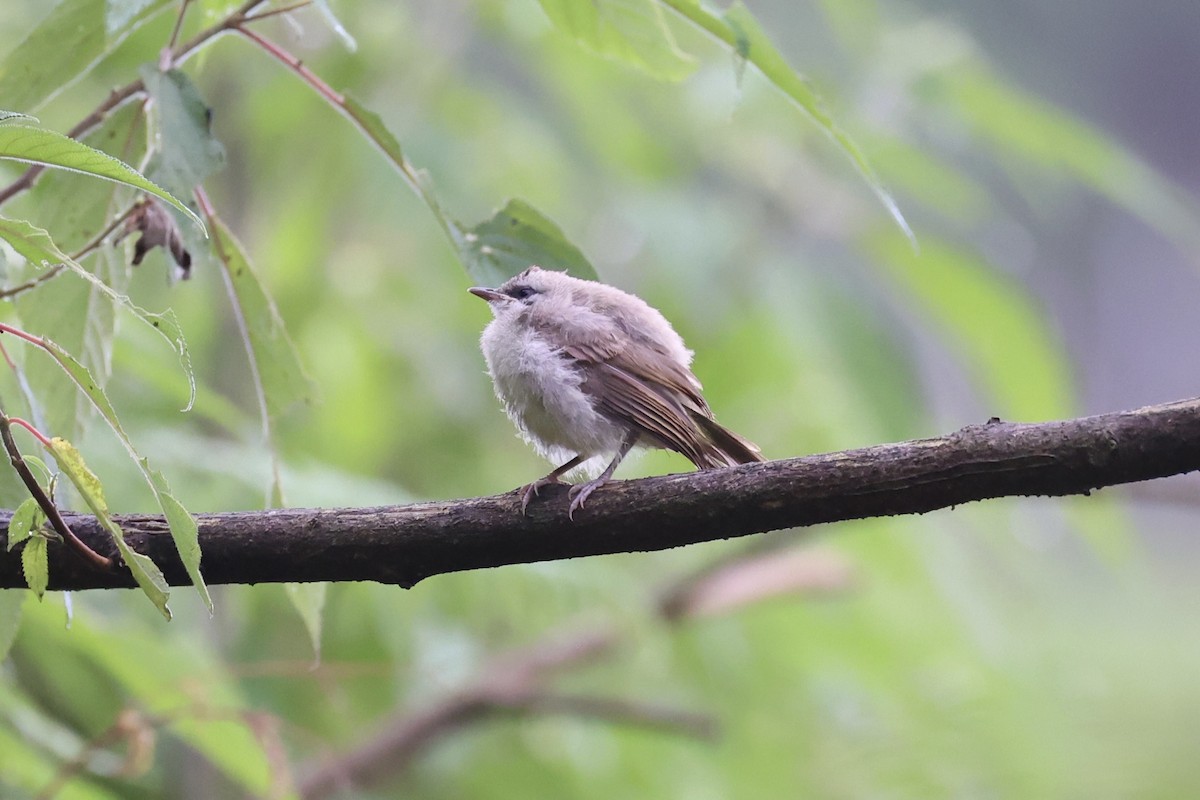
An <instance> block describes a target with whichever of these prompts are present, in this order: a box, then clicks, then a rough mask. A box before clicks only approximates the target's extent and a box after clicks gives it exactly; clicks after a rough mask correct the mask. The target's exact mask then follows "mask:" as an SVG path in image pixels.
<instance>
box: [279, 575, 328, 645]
mask: <svg viewBox="0 0 1200 800" xmlns="http://www.w3.org/2000/svg"><path fill="white" fill-rule="evenodd" d="M283 588H284V591H285V592H286V593H287V598H288V600H289V601H290V602H291V604H292V607H293V608H294V609H296V613H297V614H299V615H300V621H301V622H303V623H304V629H305V630H306V631H308V640H309V642H310V643H311V644H312V649H313V658H314V659H315V660H316V661H320V660H321V623H322V617H323V615H324V611H325V595H326V593H327V590H328V588H329V584H327V583H287V584H284V587H283Z"/></svg>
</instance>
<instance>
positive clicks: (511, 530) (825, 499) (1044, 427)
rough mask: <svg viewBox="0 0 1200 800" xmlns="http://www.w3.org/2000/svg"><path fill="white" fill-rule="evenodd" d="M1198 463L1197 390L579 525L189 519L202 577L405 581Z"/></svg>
mask: <svg viewBox="0 0 1200 800" xmlns="http://www.w3.org/2000/svg"><path fill="white" fill-rule="evenodd" d="M0 329H2V328H0ZM1198 469H1200V398H1196V399H1192V400H1185V401H1180V402H1176V403H1168V404H1165V405H1160V406H1149V407H1147V408H1141V409H1137V410H1136V411H1125V412H1120V413H1115V414H1103V415H1100V416H1095V417H1083V418H1080V419H1071V420H1063V421H1060V422H1046V423H1038V424H1016V423H1003V422H999V421H996V422H993V423H989V424H984V425H972V426H969V427H967V428H964V429H962V430H960V431H958V432H956V433H951V434H948V435H946V436H942V437H938V438H934V439H922V440H917V441H910V442H901V443H898V444H885V445H877V446H875V447H867V448H863V449H861V450H848V451H844V452H840V453H828V454H824V455H816V456H808V457H805V458H791V459H785V460H782V461H770V462H766V463H762V464H746V465H743V466H738V467H730V468H727V469H720V470H707V471H703V472H690V473H684V474H680V475H665V476H662V477H657V478H643V479H641V480H632V481H616V482H614V483H612V484H609V485H607V486H605V487H604V488H602V489H601V490H600V491H598V492H596V494H595V496H594V497H593V498H592V499H591V500H589V501H588V508H587V509H586V511H585V513H581V514H576V515H575V520H574V521H573V522H572V521H570V520H569V519H568V518H567V503H566V487H553V486H552V487H549V488H548V489H547V490H545V491H544V493H543V496H542V497H539V498H538V500H537V502H535V503H533V504H531V505H530V506H529V514H528V515H527V516H524V515H522V514H521V511H520V504H521V501H520V496H519V495H520V492H517V491H510V492H508V493H506V494H502V495H497V496H494V497H477V498H473V499H469V500H455V501H448V502H434V503H420V504H416V505H409V506H385V507H379V508H344V509H303V508H293V509H274V510H271V511H257V512H231V513H213V514H199V515H197V521H198V523H199V526H200V546H201V547H202V548H203V550H204V576H205V579H206V580H207V582H208V583H209V584H210V585H214V584H222V583H263V582H276V581H301V582H302V581H351V580H359V581H361V580H371V581H379V582H381V583H394V584H399V585H402V586H414V585H416V584H417V583H418V582H419V581H421V580H424V579H425V578H428V577H430V576H432V575H439V574H442V573H446V572H456V571H461V570H469V569H485V568H488V567H497V566H501V565H503V564H520V563H532V562H537V561H550V560H555V559H564V558H579V557H583V556H594V555H602V554H607V553H627V552H629V553H632V552H641V551H646V550H664V549H667V548H670V547H679V546H681V545H686V544H693V543H696V542H707V541H713V540H716V539H728V538H731V537H736V536H748V535H750V534H754V533H761V532H763V531H769V530H782V529H784V528H795V527H804V526H808V525H817V524H821V523H827V522H835V521H839V520H849V519H863V518H866V517H879V516H892V515H897V514H918V513H924V512H927V511H933V510H935V509H941V508H950V507H952V506H956V505H961V504H963V503H968V502H971V501H973V500H984V499H989V498H996V497H1015V496H1037V495H1045V496H1062V495H1072V494H1089V493H1090V492H1091V491H1092V490H1094V489H1097V488H1100V487H1103V486H1113V485H1117V484H1122V483H1132V482H1135V481H1146V480H1151V479H1153V478H1161V477H1165V476H1167V475H1175V474H1181V473H1186V472H1191V471H1194V470H1198ZM514 482H515V479H514ZM69 519H71V525H72V527H73V528H74V530H75V531H76V533H77V534H78V535H79V536H80V538H82V539H83V540H84V541H86V542H89V543H91V542H95V543H97V544H96V545H95V546H99V547H103V546H105V545H104V542H105V541H106V540H107V534H106V533H105V532H104V531H103V529H102V528H101V527H100V526H99V525H98V524H96V522H95V520H94V519H93V518H91V517H88V516H83V515H79V516H71V517H69ZM116 519H117V522H118V523H119V524H120V525H121V527H122V529H124V530H125V531H126V540H127V541H128V542H129V543H130V546H132V547H134V548H135V549H136V550H137V551H138V552H140V553H144V554H145V555H146V556H148V557H149V558H151V559H153V560H154V562H155V563H156V564H158V565H159V566H160V567H161V569H162V571H163V574H164V576H165V577H166V579H167V581H168V582H169V583H171V584H173V585H186V584H187V583H188V576H187V572H186V571H185V570H184V569H183V566H182V564H181V563H180V561H179V556H178V554H177V552H176V551H175V547H174V543H173V542H172V540H171V537H170V536H169V535H166V531H167V526H166V523H165V521H164V520H163V518H162V517H161V516H149V515H121V516H118V517H117V518H116ZM0 524H3V515H2V514H0ZM50 558H51V562H52V563H51V570H50V572H51V584H50V588H51V589H88V588H115V587H131V586H132V585H133V581H132V577H131V576H129V575H127V574H124V573H123V572H115V573H111V574H103V573H97V572H89V571H85V570H79V569H72V565H71V564H70V562H69V561H66V560H64V561H62V562H61V563H60V562H57V561H55V555H54V551H53V549H52V550H51V554H50ZM23 585H24V584H23V581H22V577H21V568H20V560H19V559H13V558H12V557H11V556H7V555H6V554H4V553H0V588H3V587H13V586H23Z"/></svg>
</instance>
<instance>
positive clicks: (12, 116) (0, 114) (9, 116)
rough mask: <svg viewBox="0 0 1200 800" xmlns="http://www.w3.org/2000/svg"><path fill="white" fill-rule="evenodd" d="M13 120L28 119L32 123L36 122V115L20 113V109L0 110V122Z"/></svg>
mask: <svg viewBox="0 0 1200 800" xmlns="http://www.w3.org/2000/svg"><path fill="white" fill-rule="evenodd" d="M13 120H28V121H29V122H31V123H33V124H34V125H37V124H38V119H37V117H31V116H30V115H28V114H22V113H21V112H20V111H0V124H3V123H5V122H12V121H13Z"/></svg>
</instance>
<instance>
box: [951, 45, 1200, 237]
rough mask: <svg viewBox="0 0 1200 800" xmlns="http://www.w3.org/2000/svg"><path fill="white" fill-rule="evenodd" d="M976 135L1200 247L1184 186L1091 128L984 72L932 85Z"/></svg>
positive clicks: (960, 73) (963, 72)
mask: <svg viewBox="0 0 1200 800" xmlns="http://www.w3.org/2000/svg"><path fill="white" fill-rule="evenodd" d="M929 86H931V87H932V89H931V91H935V92H940V93H942V94H943V95H944V96H945V98H946V99H948V100H949V101H951V103H952V104H954V105H956V106H957V108H958V110H959V113H960V114H961V115H962V117H963V118H964V119H965V120H967V122H968V123H969V124H973V125H974V126H975V132H976V133H977V134H978V135H980V136H981V137H982V138H983V139H984V140H985V141H990V142H991V143H992V145H993V146H994V147H996V148H997V149H998V150H1000V151H1002V152H1004V153H1007V154H1011V155H1015V156H1018V157H1019V158H1022V159H1024V160H1026V161H1028V162H1029V163H1031V164H1033V165H1034V166H1035V167H1036V168H1037V169H1039V170H1054V171H1057V172H1061V173H1066V174H1068V175H1070V176H1072V177H1073V178H1074V179H1075V180H1078V181H1079V182H1080V183H1082V184H1083V185H1085V186H1088V187H1090V188H1091V189H1092V190H1094V191H1096V192H1098V193H1099V194H1101V195H1103V196H1104V197H1107V198H1108V199H1109V200H1111V201H1112V202H1113V203H1116V204H1117V205H1119V206H1121V207H1122V208H1124V209H1126V210H1127V211H1128V212H1129V213H1131V214H1133V215H1134V216H1136V217H1138V218H1139V219H1141V220H1142V221H1143V222H1145V223H1146V224H1147V225H1149V226H1151V227H1153V228H1156V229H1157V230H1159V231H1160V232H1162V233H1163V234H1164V235H1165V236H1167V237H1169V238H1171V239H1172V240H1174V241H1175V242H1176V244H1177V246H1179V247H1180V249H1182V250H1183V251H1184V252H1190V253H1195V252H1197V251H1200V228H1198V227H1197V225H1196V220H1197V219H1200V204H1198V203H1197V202H1196V199H1195V197H1194V196H1193V195H1192V194H1190V193H1189V192H1188V191H1187V190H1186V189H1185V188H1184V187H1182V186H1181V185H1179V184H1177V183H1175V182H1173V181H1172V180H1170V179H1169V178H1167V177H1165V176H1163V175H1162V174H1160V173H1159V172H1157V171H1156V170H1155V169H1154V168H1153V167H1151V166H1150V165H1149V164H1147V163H1146V162H1145V161H1143V160H1141V159H1140V158H1138V157H1137V156H1135V155H1133V154H1132V153H1130V152H1129V151H1128V150H1127V149H1125V148H1124V147H1122V146H1121V145H1120V144H1118V143H1116V142H1114V141H1112V140H1111V139H1109V138H1108V137H1106V136H1105V135H1104V134H1102V133H1100V132H1099V131H1097V130H1096V129H1095V128H1092V127H1091V126H1089V125H1087V124H1085V123H1083V122H1080V121H1079V120H1077V119H1075V118H1073V117H1071V116H1070V115H1068V114H1066V113H1064V112H1062V111H1060V110H1059V109H1057V108H1054V107H1053V106H1050V105H1049V104H1047V103H1044V102H1042V101H1040V100H1037V99H1034V98H1032V97H1029V96H1028V95H1026V94H1023V93H1021V92H1019V91H1017V90H1015V89H1013V88H1011V87H1009V86H1006V85H1004V83H1002V82H1001V81H1000V80H999V79H997V78H995V77H994V76H992V75H990V74H988V73H987V72H985V71H983V70H981V69H975V70H970V69H962V68H960V69H955V70H954V71H953V72H949V73H948V74H946V75H945V76H943V77H942V79H941V80H940V81H935V82H931V83H930V84H929Z"/></svg>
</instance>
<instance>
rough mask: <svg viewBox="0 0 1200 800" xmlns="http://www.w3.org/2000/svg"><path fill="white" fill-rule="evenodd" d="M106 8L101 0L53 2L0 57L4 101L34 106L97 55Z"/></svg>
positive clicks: (102, 46)
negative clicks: (47, 12) (45, 12)
mask: <svg viewBox="0 0 1200 800" xmlns="http://www.w3.org/2000/svg"><path fill="white" fill-rule="evenodd" d="M104 9H105V0H76V2H72V3H57V4H55V7H54V8H53V10H51V11H50V13H49V14H47V15H46V16H45V18H44V19H42V21H41V22H40V23H38V25H37V26H36V27H34V28H33V30H31V31H30V32H29V34H28V35H27V36H26V37H25V39H24V40H23V41H22V42H21V43H20V44H18V45H17V46H16V47H15V48H13V50H11V51H10V52H9V53H8V55H7V56H6V57H5V58H4V60H3V61H2V62H0V97H3V98H4V102H5V103H6V104H7V105H8V106H9V107H11V108H21V109H28V110H30V111H32V110H34V109H36V108H37V107H38V106H40V105H41V104H42V103H44V102H45V101H47V100H49V99H50V98H51V97H53V96H54V95H55V94H57V93H58V92H59V91H61V90H62V88H63V87H65V86H68V85H70V83H71V82H72V81H73V80H74V79H75V78H77V77H78V76H79V75H80V74H81V73H82V72H83V71H84V70H86V69H87V68H88V66H90V65H91V64H92V63H93V62H95V61H96V60H97V59H99V58H100V56H101V55H102V54H103V53H104V50H105V43H106V42H105V39H106V37H105V26H104ZM5 33H6V34H8V35H11V34H12V31H5Z"/></svg>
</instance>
